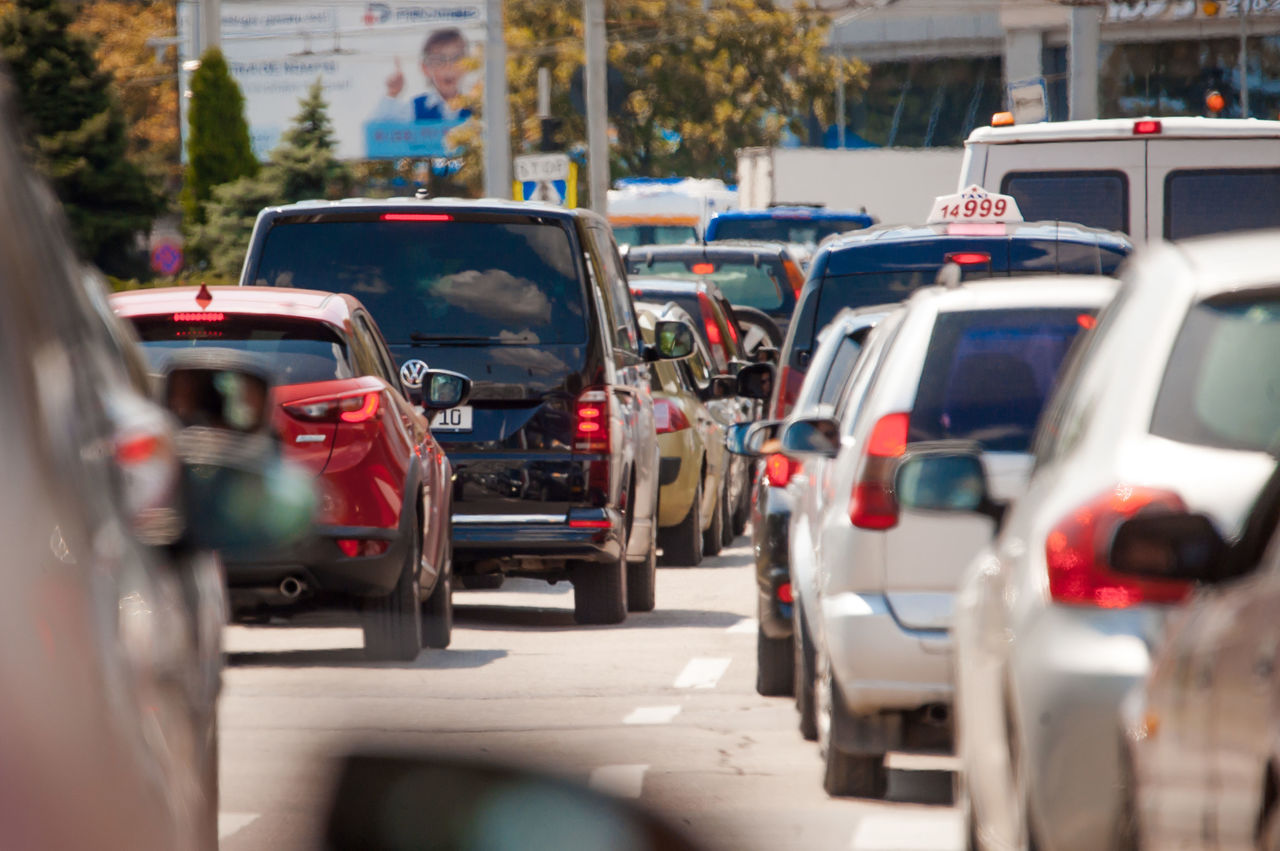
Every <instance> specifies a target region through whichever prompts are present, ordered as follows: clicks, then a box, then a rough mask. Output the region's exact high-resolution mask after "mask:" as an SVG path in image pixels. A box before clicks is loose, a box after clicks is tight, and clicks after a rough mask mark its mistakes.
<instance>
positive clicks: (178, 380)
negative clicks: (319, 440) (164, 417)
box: [161, 362, 271, 434]
mask: <svg viewBox="0 0 1280 851" xmlns="http://www.w3.org/2000/svg"><path fill="white" fill-rule="evenodd" d="M162 381H163V383H162V390H161V393H162V395H163V403H164V406H165V407H166V408H168V409H169V410H170V412H172V413H173V415H174V416H176V417H177V418H178V421H179V422H180V423H182V425H183V426H184V427H189V426H204V427H207V428H217V429H225V430H228V431H234V432H239V433H241V434H259V433H262V432H264V431H265V430H266V429H267V426H268V425H269V424H270V421H271V405H270V398H271V382H270V381H269V380H268V379H267V378H266V377H264V376H263V375H261V374H258V373H257V372H256V371H249V370H246V369H244V368H243V367H242V366H240V365H235V364H230V363H227V364H220V363H216V362H209V363H201V364H196V365H192V366H175V367H173V368H172V369H170V370H169V371H168V372H167V373H166V374H165V376H164V378H163V380H162Z"/></svg>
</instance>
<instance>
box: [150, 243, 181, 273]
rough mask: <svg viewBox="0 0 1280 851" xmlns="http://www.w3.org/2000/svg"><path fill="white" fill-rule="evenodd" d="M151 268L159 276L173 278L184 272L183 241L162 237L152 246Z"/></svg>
mask: <svg viewBox="0 0 1280 851" xmlns="http://www.w3.org/2000/svg"><path fill="white" fill-rule="evenodd" d="M151 268H152V269H153V270H155V271H156V272H157V273H158V274H161V275H164V276H165V277H169V278H172V277H173V276H174V275H176V274H178V272H180V271H181V270H182V241H181V240H180V239H176V238H174V237H161V238H160V239H158V240H156V242H155V244H153V245H152V246H151Z"/></svg>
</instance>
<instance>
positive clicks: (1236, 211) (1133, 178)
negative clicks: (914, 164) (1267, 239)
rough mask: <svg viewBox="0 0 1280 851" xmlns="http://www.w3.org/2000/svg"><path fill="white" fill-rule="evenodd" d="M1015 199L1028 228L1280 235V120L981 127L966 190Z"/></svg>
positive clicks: (971, 147)
mask: <svg viewBox="0 0 1280 851" xmlns="http://www.w3.org/2000/svg"><path fill="white" fill-rule="evenodd" d="M975 183H976V184H978V185H979V186H982V187H983V188H984V189H986V190H988V191H989V192H999V193H1001V194H1002V195H1012V196H1013V197H1014V198H1016V199H1017V200H1018V207H1019V208H1020V209H1021V210H1022V216H1023V218H1025V219H1026V220H1027V221H1039V220H1045V219H1049V220H1052V219H1056V220H1061V221H1070V222H1078V223H1080V224H1084V225H1090V226H1092V227H1100V228H1107V229H1108V230H1118V231H1123V232H1124V233H1127V234H1129V236H1130V237H1132V238H1133V239H1134V241H1137V242H1141V241H1144V240H1154V239H1185V238H1187V237H1191V236H1199V235H1201V234H1207V233H1220V232H1223V231H1234V230H1250V229H1253V228H1264V227H1277V226H1280V121H1260V120H1258V119H1255V118H1246V119H1239V118H1139V119H1133V118H1106V119H1096V120H1092V121H1060V122H1053V123H1045V124H1024V125H1014V126H1006V127H980V128H978V129H977V130H974V131H973V132H972V133H970V134H969V138H968V140H966V141H965V152H964V162H963V164H962V165H961V167H960V182H959V184H958V190H957V191H963V189H964V188H965V187H967V186H971V185H973V184H975Z"/></svg>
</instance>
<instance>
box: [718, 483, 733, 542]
mask: <svg viewBox="0 0 1280 851" xmlns="http://www.w3.org/2000/svg"><path fill="white" fill-rule="evenodd" d="M720 500H721V501H722V502H723V503H724V518H723V519H722V520H721V521H720V545H721V546H723V547H727V546H729V545H730V544H732V543H733V539H734V538H736V537H737V535H736V534H734V531H733V512H734V506H733V502H732V501H731V500H730V499H729V483H728V482H727V481H726V482H725V485H724V494H723V495H721V497H720Z"/></svg>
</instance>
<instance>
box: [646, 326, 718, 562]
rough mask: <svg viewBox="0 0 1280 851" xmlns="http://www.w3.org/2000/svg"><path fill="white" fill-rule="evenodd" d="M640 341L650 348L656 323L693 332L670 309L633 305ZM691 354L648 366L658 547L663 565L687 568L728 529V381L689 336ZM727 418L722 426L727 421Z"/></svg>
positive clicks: (715, 547)
mask: <svg viewBox="0 0 1280 851" xmlns="http://www.w3.org/2000/svg"><path fill="white" fill-rule="evenodd" d="M636 310H637V312H638V314H639V319H640V333H641V334H642V335H643V336H644V341H645V342H646V343H648V344H650V345H652V344H653V342H654V323H655V321H656V320H657V319H674V320H680V321H684V322H688V323H689V325H690V326H691V327H696V326H693V322H692V320H691V319H690V318H689V314H688V313H686V312H685V311H684V310H683V309H681V308H680V307H678V306H676V305H675V304H670V303H668V304H666V305H657V304H644V303H637V304H636ZM695 340H697V341H698V342H697V348H696V349H695V351H694V353H693V355H691V356H690V357H688V358H685V359H684V360H680V361H674V360H664V361H658V362H656V363H653V364H650V370H651V375H652V382H653V383H652V389H653V417H654V422H655V424H656V426H657V431H658V451H659V454H660V455H661V461H660V462H659V463H660V466H659V468H658V481H659V484H660V485H661V490H660V491H659V493H658V546H659V547H661V549H662V555H661V557H660V563H661V564H668V565H681V566H686V567H692V566H694V565H696V564H698V563H699V562H701V561H702V556H703V554H704V553H705V554H707V555H716V554H717V553H719V552H720V548H721V546H722V545H723V541H724V537H725V529H726V527H727V526H728V525H729V523H730V518H729V511H728V503H727V501H726V500H725V498H724V493H725V486H724V482H725V475H726V471H727V470H728V468H729V464H730V463H731V456H730V455H729V452H728V450H727V449H725V443H724V436H725V429H726V428H727V426H728V424H731V423H732V421H733V420H732V413H731V412H728V411H722V410H720V409H719V408H720V407H722V406H723V404H724V403H725V402H727V401H730V400H731V399H732V397H733V392H734V379H733V378H732V377H730V376H723V375H717V374H716V371H715V369H714V367H713V366H712V365H711V364H712V360H711V354H710V352H708V351H706V349H705V346H703V344H702V342H701V340H699V339H698V337H697V335H695ZM726 416H727V417H728V419H727V420H726Z"/></svg>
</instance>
